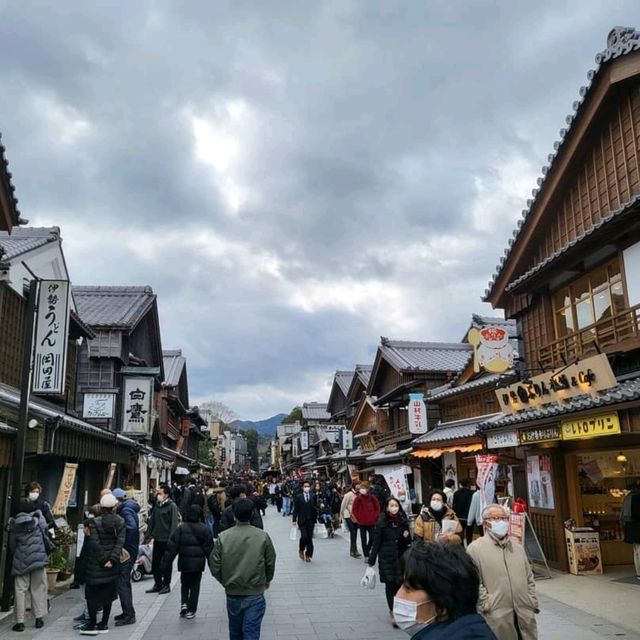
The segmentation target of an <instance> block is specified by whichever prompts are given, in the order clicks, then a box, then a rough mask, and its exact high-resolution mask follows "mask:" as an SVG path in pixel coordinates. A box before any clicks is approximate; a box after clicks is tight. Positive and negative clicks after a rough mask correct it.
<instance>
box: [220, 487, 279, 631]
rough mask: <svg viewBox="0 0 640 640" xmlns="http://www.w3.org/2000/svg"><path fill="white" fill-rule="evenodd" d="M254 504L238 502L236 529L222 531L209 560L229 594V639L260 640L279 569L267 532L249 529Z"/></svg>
mask: <svg viewBox="0 0 640 640" xmlns="http://www.w3.org/2000/svg"><path fill="white" fill-rule="evenodd" d="M253 509H254V505H253V502H251V500H248V499H246V498H244V499H239V500H236V501H235V502H234V504H233V512H234V516H235V520H236V526H235V527H232V528H231V529H229V530H227V531H224V532H222V533H221V534H220V535H219V536H218V539H217V540H216V542H215V544H214V546H213V551H212V553H211V555H210V557H209V567H210V569H211V574H212V575H213V577H214V578H215V579H216V580H217V581H218V582H220V584H222V586H223V587H224V590H225V593H226V595H227V614H228V616H229V640H259V638H260V627H261V624H262V618H263V617H264V614H265V610H266V607H267V604H266V601H265V598H264V592H265V590H266V589H268V588H269V585H270V584H271V581H272V580H273V576H274V573H275V568H276V552H275V549H274V548H273V543H272V542H271V538H270V537H269V534H268V533H267V532H266V531H262V530H260V529H258V528H257V527H252V526H249V520H250V518H251V514H252V512H253Z"/></svg>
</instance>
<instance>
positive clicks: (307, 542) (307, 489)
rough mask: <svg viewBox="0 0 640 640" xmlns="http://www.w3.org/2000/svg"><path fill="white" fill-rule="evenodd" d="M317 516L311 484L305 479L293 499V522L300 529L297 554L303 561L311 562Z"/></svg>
mask: <svg viewBox="0 0 640 640" xmlns="http://www.w3.org/2000/svg"><path fill="white" fill-rule="evenodd" d="M317 518H318V511H317V509H316V504H315V496H314V495H313V494H312V493H311V484H310V483H309V481H308V480H305V481H304V482H303V484H302V493H301V494H299V495H297V496H296V497H295V500H294V501H293V524H297V525H298V529H300V543H299V547H298V555H299V556H300V560H304V561H305V562H311V558H313V528H314V527H315V524H316V520H317Z"/></svg>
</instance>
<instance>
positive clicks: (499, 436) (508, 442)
mask: <svg viewBox="0 0 640 640" xmlns="http://www.w3.org/2000/svg"><path fill="white" fill-rule="evenodd" d="M518 445H519V442H518V432H517V431H515V430H514V431H503V432H502V433H488V434H487V449H500V448H501V447H517V446H518Z"/></svg>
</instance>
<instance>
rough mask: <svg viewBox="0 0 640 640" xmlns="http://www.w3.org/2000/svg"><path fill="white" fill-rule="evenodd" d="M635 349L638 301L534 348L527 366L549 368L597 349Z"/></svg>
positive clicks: (639, 334) (639, 342)
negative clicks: (533, 353)
mask: <svg viewBox="0 0 640 640" xmlns="http://www.w3.org/2000/svg"><path fill="white" fill-rule="evenodd" d="M636 348H640V304H638V305H635V306H633V307H630V308H628V309H624V310H622V311H620V312H618V313H616V314H615V315H612V316H609V317H607V318H603V319H601V320H599V321H598V322H595V323H593V324H590V325H589V326H586V327H583V328H581V329H578V330H576V331H573V332H572V333H569V334H568V335H566V336H563V337H562V338H558V339H557V340H554V341H553V342H550V343H549V344H546V345H543V346H542V347H540V348H539V349H538V351H537V361H536V362H532V363H530V366H532V367H540V366H541V367H543V368H544V369H545V370H546V371H549V370H551V369H557V368H559V367H562V366H564V364H565V362H567V363H568V362H573V361H575V360H576V359H579V358H586V357H588V356H592V355H595V354H596V353H598V352H599V350H600V351H603V352H605V353H613V352H615V351H631V350H632V349H636Z"/></svg>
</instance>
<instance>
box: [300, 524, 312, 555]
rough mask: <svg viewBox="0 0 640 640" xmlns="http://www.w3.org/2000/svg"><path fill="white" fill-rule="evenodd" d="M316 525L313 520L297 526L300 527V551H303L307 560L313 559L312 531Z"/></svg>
mask: <svg viewBox="0 0 640 640" xmlns="http://www.w3.org/2000/svg"><path fill="white" fill-rule="evenodd" d="M315 526H316V523H315V522H313V520H311V521H309V522H303V523H302V524H299V527H300V546H299V549H300V551H303V552H304V553H305V555H306V556H307V558H313V529H314V527H315Z"/></svg>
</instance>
